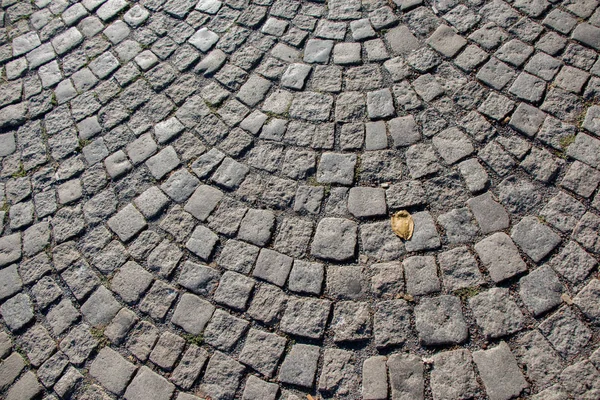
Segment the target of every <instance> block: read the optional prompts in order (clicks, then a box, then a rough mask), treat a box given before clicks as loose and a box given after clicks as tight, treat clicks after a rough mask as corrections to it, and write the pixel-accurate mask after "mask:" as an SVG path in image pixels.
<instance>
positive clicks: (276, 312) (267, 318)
mask: <svg viewBox="0 0 600 400" xmlns="http://www.w3.org/2000/svg"><path fill="white" fill-rule="evenodd" d="M286 302H287V296H286V294H285V292H284V291H283V290H281V289H279V288H278V287H277V286H273V285H269V284H266V283H263V284H262V285H260V286H258V287H257V289H256V290H255V292H254V297H253V298H252V301H251V303H250V307H248V315H249V316H251V317H252V318H253V319H255V320H257V321H260V322H262V323H264V324H266V325H273V324H276V323H277V322H279V320H280V319H281V315H282V314H283V309H284V308H285V304H286Z"/></svg>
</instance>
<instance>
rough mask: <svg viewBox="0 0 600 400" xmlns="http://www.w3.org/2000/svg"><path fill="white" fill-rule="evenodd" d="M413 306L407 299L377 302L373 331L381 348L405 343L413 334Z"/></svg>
mask: <svg viewBox="0 0 600 400" xmlns="http://www.w3.org/2000/svg"><path fill="white" fill-rule="evenodd" d="M410 309H411V307H410V306H409V305H408V303H407V302H406V301H405V300H402V299H397V300H387V301H381V302H378V303H376V304H375V313H374V316H373V333H374V336H375V346H376V347H377V348H379V349H383V348H386V347H388V346H396V345H402V344H404V343H405V342H406V341H407V340H408V339H409V337H410V336H411V332H412V328H411V322H410V319H411V315H410V314H411V312H410Z"/></svg>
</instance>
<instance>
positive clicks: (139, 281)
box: [111, 261, 153, 304]
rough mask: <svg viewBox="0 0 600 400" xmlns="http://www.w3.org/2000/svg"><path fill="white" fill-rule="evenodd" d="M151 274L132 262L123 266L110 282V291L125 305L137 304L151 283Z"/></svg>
mask: <svg viewBox="0 0 600 400" xmlns="http://www.w3.org/2000/svg"><path fill="white" fill-rule="evenodd" d="M152 279H153V278H152V274H150V273H149V272H148V271H146V270H145V269H144V268H142V267H141V266H140V265H139V264H137V263H136V262H134V261H129V262H127V263H126V264H125V265H123V266H122V267H121V268H120V269H119V270H118V271H117V273H116V274H115V276H114V277H113V279H112V280H111V290H113V291H114V292H115V293H117V294H118V295H119V296H121V298H122V299H123V300H125V301H126V302H127V303H129V304H132V303H135V302H137V301H138V300H139V299H140V298H141V295H142V294H143V293H144V292H145V291H146V289H148V287H149V286H150V283H152Z"/></svg>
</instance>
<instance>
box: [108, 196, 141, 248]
mask: <svg viewBox="0 0 600 400" xmlns="http://www.w3.org/2000/svg"><path fill="white" fill-rule="evenodd" d="M146 225H147V224H146V220H145V219H144V217H143V215H142V214H141V213H140V212H139V211H138V210H137V209H136V208H135V207H134V206H133V205H131V204H128V205H127V206H125V207H124V208H123V209H122V210H120V211H119V212H118V213H117V214H115V215H114V216H113V217H111V218H110V219H109V220H108V226H109V228H110V229H112V231H113V232H115V233H116V234H117V236H119V239H121V240H122V241H124V242H126V241H129V240H130V239H131V238H133V237H134V236H135V235H136V234H138V233H139V232H140V231H141V230H142V229H144V228H145V227H146Z"/></svg>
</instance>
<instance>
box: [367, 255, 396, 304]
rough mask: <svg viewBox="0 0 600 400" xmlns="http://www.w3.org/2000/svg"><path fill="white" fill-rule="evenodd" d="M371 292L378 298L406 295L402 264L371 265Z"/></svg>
mask: <svg viewBox="0 0 600 400" xmlns="http://www.w3.org/2000/svg"><path fill="white" fill-rule="evenodd" d="M371 269H372V270H373V276H372V277H371V292H372V293H374V294H375V295H376V296H377V297H383V298H388V297H394V296H397V295H400V294H402V293H404V276H403V271H402V264H400V263H399V262H397V261H396V262H387V263H378V264H373V265H371Z"/></svg>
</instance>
